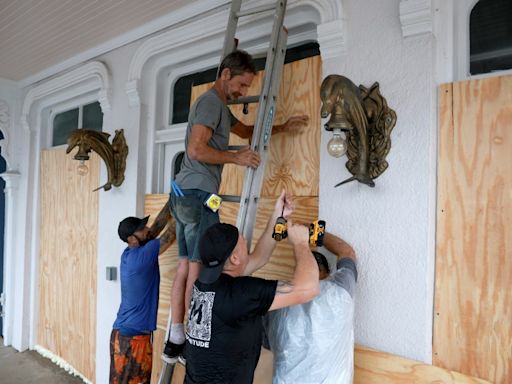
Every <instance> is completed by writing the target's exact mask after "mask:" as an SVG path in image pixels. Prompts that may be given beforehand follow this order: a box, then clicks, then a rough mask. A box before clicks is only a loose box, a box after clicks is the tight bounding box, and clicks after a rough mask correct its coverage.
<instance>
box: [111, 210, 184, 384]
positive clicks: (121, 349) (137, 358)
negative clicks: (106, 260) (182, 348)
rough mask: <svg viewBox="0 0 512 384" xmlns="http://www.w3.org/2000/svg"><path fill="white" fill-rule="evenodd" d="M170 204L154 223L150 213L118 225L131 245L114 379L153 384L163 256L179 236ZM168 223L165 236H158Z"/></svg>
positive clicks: (115, 335) (124, 265) (125, 259)
mask: <svg viewBox="0 0 512 384" xmlns="http://www.w3.org/2000/svg"><path fill="white" fill-rule="evenodd" d="M170 218H171V215H170V213H169V206H168V205H167V204H166V206H165V207H164V208H163V209H162V210H161V211H160V213H159V214H158V216H157V218H156V219H155V222H154V223H153V225H152V226H151V228H148V227H147V226H146V224H147V222H148V219H149V216H146V217H144V218H143V219H140V218H138V217H127V218H125V219H124V220H122V221H121V222H120V223H119V227H118V233H119V237H120V238H121V240H123V241H124V242H126V243H127V244H128V247H126V248H125V250H124V251H123V254H122V255H121V265H120V271H121V305H120V306H119V311H118V312H117V318H116V321H115V322H114V325H113V330H112V334H111V337H110V383H111V384H118V383H131V382H132V380H133V382H137V383H149V382H150V380H151V366H152V352H153V347H152V343H151V339H152V332H153V331H154V330H155V329H156V316H157V310H158V290H159V286H160V269H159V266H158V255H159V254H161V253H162V252H164V251H165V250H166V249H167V248H168V247H169V245H170V244H171V243H172V242H173V241H174V239H175V237H176V236H175V230H176V228H175V222H174V221H172V222H169V220H170ZM167 223H169V225H168V226H167V229H166V231H165V232H164V233H163V234H162V236H161V237H160V238H156V235H157V234H158V233H159V232H160V231H161V230H162V229H163V228H164V227H165V225H166V224H167Z"/></svg>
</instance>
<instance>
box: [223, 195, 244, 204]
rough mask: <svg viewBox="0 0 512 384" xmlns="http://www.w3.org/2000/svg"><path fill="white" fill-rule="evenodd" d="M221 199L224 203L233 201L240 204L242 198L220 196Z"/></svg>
mask: <svg viewBox="0 0 512 384" xmlns="http://www.w3.org/2000/svg"><path fill="white" fill-rule="evenodd" d="M220 198H221V199H222V200H224V201H231V202H234V203H239V202H240V200H241V198H240V196H236V195H220Z"/></svg>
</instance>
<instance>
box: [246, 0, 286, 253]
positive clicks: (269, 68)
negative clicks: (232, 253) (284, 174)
mask: <svg viewBox="0 0 512 384" xmlns="http://www.w3.org/2000/svg"><path fill="white" fill-rule="evenodd" d="M285 9H286V0H278V1H277V5H276V14H275V15H274V24H273V27H272V35H271V41H270V45H269V48H268V53H267V61H266V63H265V76H264V81H263V88H262V92H261V94H260V104H259V107H258V113H257V116H256V121H255V124H254V131H253V136H252V142H251V147H252V149H253V150H254V151H256V152H260V154H261V151H262V150H264V148H260V137H261V136H262V129H263V125H264V124H265V119H266V117H267V115H268V111H269V110H270V109H268V108H266V107H265V105H266V104H267V103H268V102H269V100H270V97H269V96H270V95H269V92H270V90H271V86H272V83H273V82H276V79H274V81H272V73H273V72H274V67H275V64H274V63H275V58H276V54H277V53H279V43H280V36H282V35H283V33H281V32H284V34H285V35H286V31H285V30H284V28H283V26H282V25H283V20H284V12H285ZM285 45H286V39H285ZM283 60H284V57H283ZM279 72H282V65H281V70H280V71H279ZM277 82H278V83H279V84H278V87H279V85H280V78H278V79H277ZM266 112H267V113H266ZM261 168H262V169H263V170H262V171H260V172H264V171H265V164H264V163H263V162H262V163H260V166H259V167H258V169H261ZM256 171H257V170H254V169H252V168H249V167H248V168H247V169H246V172H245V179H244V186H243V192H242V197H241V199H240V210H239V213H238V217H237V227H238V229H239V230H240V231H241V232H242V233H245V234H247V235H248V237H249V238H246V240H247V245H248V247H249V248H250V238H251V237H252V231H251V230H249V231H246V230H245V229H244V227H245V223H246V217H247V214H248V206H249V205H251V204H252V203H253V202H252V201H251V198H250V196H251V190H252V183H253V178H254V174H255V172H256ZM256 203H257V201H256ZM244 237H245V236H244Z"/></svg>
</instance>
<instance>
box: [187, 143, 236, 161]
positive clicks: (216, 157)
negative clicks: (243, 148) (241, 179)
mask: <svg viewBox="0 0 512 384" xmlns="http://www.w3.org/2000/svg"><path fill="white" fill-rule="evenodd" d="M188 156H189V157H190V158H191V159H192V160H197V161H200V162H202V163H207V164H229V163H235V162H236V154H235V152H230V151H220V150H218V149H215V148H212V147H210V146H209V145H202V146H201V147H197V148H196V147H190V148H188Z"/></svg>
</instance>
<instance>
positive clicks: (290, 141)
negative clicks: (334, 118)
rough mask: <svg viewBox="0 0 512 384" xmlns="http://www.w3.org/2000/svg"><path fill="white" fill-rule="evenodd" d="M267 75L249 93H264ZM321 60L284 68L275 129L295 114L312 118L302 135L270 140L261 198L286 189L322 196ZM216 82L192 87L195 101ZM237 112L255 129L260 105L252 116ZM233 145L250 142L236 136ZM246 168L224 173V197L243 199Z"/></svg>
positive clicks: (254, 106) (252, 108) (252, 107)
mask: <svg viewBox="0 0 512 384" xmlns="http://www.w3.org/2000/svg"><path fill="white" fill-rule="evenodd" d="M262 78H263V71H260V72H258V74H257V76H255V78H254V80H253V83H252V85H251V88H250V89H249V91H248V95H257V94H259V92H260V88H261V81H262ZM320 80H321V60H320V56H313V57H310V58H307V59H303V60H299V61H295V62H292V63H289V64H286V65H285V66H284V70H283V77H282V82H281V88H280V91H279V96H278V99H277V107H276V111H277V112H276V116H275V118H274V125H276V124H282V123H284V122H286V120H287V119H288V118H289V117H291V116H294V115H303V114H306V115H308V116H309V119H310V120H309V125H308V126H307V127H306V128H304V129H303V130H302V131H301V132H299V133H279V134H276V135H273V136H272V138H271V140H270V146H269V152H268V162H267V168H266V170H265V182H264V183H263V187H262V191H261V196H265V197H271V196H277V195H279V193H280V191H281V190H282V189H283V188H284V189H286V190H288V191H293V193H294V194H295V196H318V180H319V167H320V152H319V146H320V133H321V129H322V128H321V124H320V112H319V111H320V93H319V92H320ZM212 85H213V83H209V84H202V85H198V86H195V87H193V88H192V97H191V100H192V102H193V101H194V100H195V99H196V98H197V97H198V96H199V95H201V94H202V93H203V92H205V91H206V90H207V89H209V88H210V87H211V86H212ZM230 108H231V110H232V112H233V114H234V115H235V116H236V117H237V118H238V119H239V120H240V121H242V122H243V123H244V124H246V125H253V124H254V122H255V120H256V109H257V104H256V103H254V104H250V105H249V113H248V114H247V115H244V114H243V113H242V106H241V105H235V106H230ZM230 144H231V145H243V144H248V140H242V139H240V138H239V137H237V136H236V135H234V134H231V136H230ZM244 171H245V168H244V167H240V166H235V165H233V164H228V165H227V166H225V167H224V171H223V175H222V184H221V188H220V193H221V194H226V195H240V194H241V191H242V186H243V175H244Z"/></svg>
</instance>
